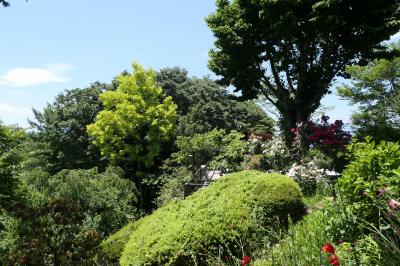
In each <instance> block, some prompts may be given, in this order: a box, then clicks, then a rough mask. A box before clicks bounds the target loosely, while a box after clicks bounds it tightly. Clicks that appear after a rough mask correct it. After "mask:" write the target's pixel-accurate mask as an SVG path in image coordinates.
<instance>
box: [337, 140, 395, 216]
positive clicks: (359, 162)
mask: <svg viewBox="0 0 400 266" xmlns="http://www.w3.org/2000/svg"><path fill="white" fill-rule="evenodd" d="M349 152H350V163H349V164H348V165H347V166H346V169H345V170H344V172H343V173H342V176H341V177H340V178H339V180H338V187H339V189H340V191H341V194H342V195H343V196H344V198H345V199H346V200H347V201H348V202H349V203H350V204H352V205H353V206H354V208H356V209H357V216H358V217H359V218H360V219H368V220H369V219H372V220H374V221H375V220H376V218H377V214H378V210H377V209H376V208H374V205H375V202H376V200H377V198H378V197H377V195H378V192H379V190H382V189H387V190H388V192H390V193H387V194H388V195H389V194H390V195H391V196H393V197H395V198H396V197H399V196H400V180H399V178H398V176H396V175H395V172H394V171H395V170H398V169H399V168H400V145H399V144H398V143H392V142H381V143H380V144H376V143H375V142H374V141H371V140H370V139H368V138H367V139H366V141H365V142H359V143H353V144H351V145H350V146H349ZM388 195H383V197H384V198H386V197H387V196H388Z"/></svg>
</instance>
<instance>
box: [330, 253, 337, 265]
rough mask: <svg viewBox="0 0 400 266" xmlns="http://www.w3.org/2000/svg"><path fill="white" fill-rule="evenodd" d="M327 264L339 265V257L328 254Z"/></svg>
mask: <svg viewBox="0 0 400 266" xmlns="http://www.w3.org/2000/svg"><path fill="white" fill-rule="evenodd" d="M329 264H330V265H333V266H339V257H338V256H337V255H330V256H329Z"/></svg>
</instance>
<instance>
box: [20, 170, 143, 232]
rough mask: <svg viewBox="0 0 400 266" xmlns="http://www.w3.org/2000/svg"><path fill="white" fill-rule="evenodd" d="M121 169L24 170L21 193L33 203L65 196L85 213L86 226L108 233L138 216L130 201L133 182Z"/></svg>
mask: <svg viewBox="0 0 400 266" xmlns="http://www.w3.org/2000/svg"><path fill="white" fill-rule="evenodd" d="M122 176H123V171H122V170H121V169H119V168H114V167H109V168H107V169H106V171H105V172H102V173H99V172H98V171H97V169H96V168H94V169H90V170H62V171H61V172H59V173H57V174H56V175H53V176H50V175H49V174H47V173H45V172H42V171H40V170H34V171H30V172H24V173H22V174H21V175H20V179H21V180H22V182H23V186H22V188H21V193H22V194H23V195H24V197H25V201H26V202H27V203H28V204H30V205H31V206H33V207H40V206H43V205H45V204H47V203H48V202H50V201H51V200H55V199H57V198H65V199H67V200H69V201H71V202H73V203H74V204H77V205H78V206H79V207H80V209H81V211H82V213H83V214H84V215H85V219H83V222H84V224H85V225H86V226H88V227H90V228H94V229H96V230H97V231H98V232H99V233H100V234H101V235H102V236H107V235H109V234H110V233H112V232H115V231H116V230H117V229H119V228H121V227H122V226H123V225H124V224H126V223H127V222H128V221H129V220H131V219H133V218H135V217H136V216H137V211H136V209H135V208H134V207H133V204H134V203H135V202H136V201H137V198H136V196H137V195H138V192H137V190H136V187H135V185H134V184H133V183H132V182H131V181H129V180H127V179H123V178H122Z"/></svg>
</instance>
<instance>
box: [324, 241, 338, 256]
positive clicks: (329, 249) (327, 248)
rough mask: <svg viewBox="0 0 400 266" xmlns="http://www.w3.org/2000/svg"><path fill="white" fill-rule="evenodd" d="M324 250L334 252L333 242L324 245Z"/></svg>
mask: <svg viewBox="0 0 400 266" xmlns="http://www.w3.org/2000/svg"><path fill="white" fill-rule="evenodd" d="M322 252H324V253H331V254H334V253H335V248H334V247H333V246H332V245H331V244H329V243H326V244H325V246H323V247H322Z"/></svg>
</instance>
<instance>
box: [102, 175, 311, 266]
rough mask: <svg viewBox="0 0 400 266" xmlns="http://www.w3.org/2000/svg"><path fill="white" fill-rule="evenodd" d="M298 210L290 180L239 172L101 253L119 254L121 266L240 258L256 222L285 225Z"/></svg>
mask: <svg viewBox="0 0 400 266" xmlns="http://www.w3.org/2000/svg"><path fill="white" fill-rule="evenodd" d="M303 211H304V208H303V204H302V202H301V192H300V188H299V186H298V185H297V184H296V183H295V182H294V181H293V180H292V179H290V178H289V177H286V176H283V175H280V174H265V173H262V172H258V171H243V172H238V173H234V174H230V175H227V176H225V177H223V178H221V179H220V180H219V181H217V182H215V183H213V184H212V185H210V186H209V187H207V188H204V189H201V190H199V191H198V192H196V193H194V194H193V195H191V196H190V197H188V198H186V199H185V200H183V201H179V202H178V201H175V202H171V203H170V204H167V205H165V206H163V207H161V208H160V209H158V210H157V211H155V212H154V213H153V214H151V215H149V216H146V217H144V218H142V219H140V220H139V221H136V222H133V223H132V224H130V225H128V226H127V227H125V228H123V229H122V230H121V231H120V232H117V233H116V234H114V235H112V236H111V237H110V238H108V239H107V240H106V241H105V242H104V243H103V251H104V252H105V253H106V254H107V255H108V256H109V257H110V258H116V257H118V256H119V255H121V258H120V264H121V265H194V263H197V264H202V262H204V261H205V260H206V258H205V257H207V256H211V255H212V254H215V253H217V254H218V253H220V252H221V250H220V248H221V247H224V250H225V251H226V252H228V251H227V250H229V254H230V255H233V256H239V257H240V256H242V254H241V251H240V248H237V247H235V244H237V242H238V240H239V239H241V238H246V237H248V234H249V233H251V232H256V230H253V229H254V226H255V224H256V223H255V217H257V219H260V217H261V219H264V221H260V220H257V221H256V222H257V224H259V223H264V225H265V226H267V225H268V218H272V217H274V216H278V217H279V218H280V221H281V222H283V224H286V223H287V219H288V215H290V216H291V218H292V219H295V220H296V219H298V218H300V217H301V215H302V214H303ZM128 235H130V236H129V237H128ZM124 242H126V244H124ZM123 246H124V247H123ZM122 247H123V250H122ZM235 248H236V249H237V250H236V251H235V250H234V249H235Z"/></svg>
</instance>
